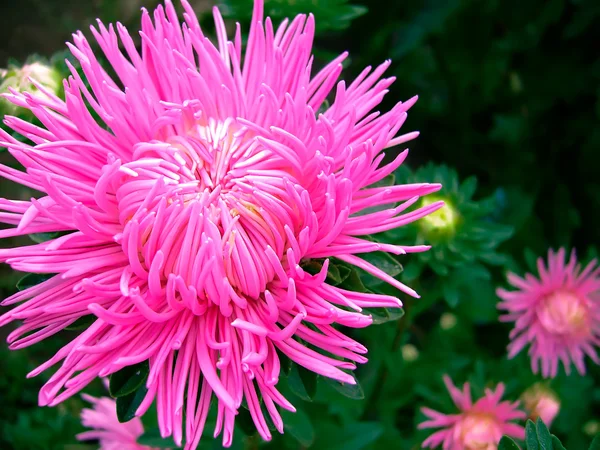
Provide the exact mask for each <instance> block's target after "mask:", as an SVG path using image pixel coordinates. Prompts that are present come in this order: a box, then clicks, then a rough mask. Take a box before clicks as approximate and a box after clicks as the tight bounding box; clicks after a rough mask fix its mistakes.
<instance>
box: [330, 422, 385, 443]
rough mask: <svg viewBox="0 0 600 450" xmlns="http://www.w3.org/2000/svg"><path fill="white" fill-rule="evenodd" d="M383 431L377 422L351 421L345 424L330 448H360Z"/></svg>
mask: <svg viewBox="0 0 600 450" xmlns="http://www.w3.org/2000/svg"><path fill="white" fill-rule="evenodd" d="M383 432H384V426H383V425H382V424H380V423H378V422H360V423H352V424H350V425H348V426H346V427H345V428H344V430H343V433H342V434H341V436H340V437H339V439H337V441H338V444H337V445H335V446H334V447H333V449H332V450H362V449H364V448H367V446H368V445H370V444H372V443H373V442H375V441H376V440H377V439H379V437H380V436H381V435H382V434H383Z"/></svg>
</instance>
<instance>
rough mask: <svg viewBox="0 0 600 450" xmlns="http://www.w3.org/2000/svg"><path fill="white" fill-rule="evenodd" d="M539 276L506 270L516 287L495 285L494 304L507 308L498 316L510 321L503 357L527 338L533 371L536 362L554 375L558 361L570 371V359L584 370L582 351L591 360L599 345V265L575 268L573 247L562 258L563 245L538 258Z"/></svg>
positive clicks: (594, 357)
mask: <svg viewBox="0 0 600 450" xmlns="http://www.w3.org/2000/svg"><path fill="white" fill-rule="evenodd" d="M537 267H538V271H539V277H540V278H539V279H537V278H535V277H534V276H533V275H531V274H527V275H525V279H523V278H520V277H518V276H517V275H515V274H512V273H511V274H508V282H509V283H510V284H511V285H513V286H514V287H516V288H517V289H519V290H518V291H512V292H511V291H506V290H504V289H498V296H499V297H500V298H501V299H502V300H503V302H500V303H499V305H498V307H499V308H500V309H502V310H505V311H507V314H505V315H503V316H502V317H501V318H500V320H502V321H505V322H515V328H514V329H513V330H512V332H511V334H510V338H511V343H510V345H509V354H508V356H509V358H512V357H514V356H515V355H516V354H517V353H519V352H520V351H521V350H522V349H523V347H525V346H526V345H527V344H531V347H530V349H529V354H530V355H531V367H532V370H533V372H534V373H537V372H538V370H539V366H540V363H541V367H542V375H543V376H544V377H555V376H556V374H557V372H558V362H559V360H560V361H562V363H563V365H564V367H565V371H566V372H567V373H570V368H571V361H573V363H574V364H575V367H576V368H577V370H578V371H579V373H581V374H583V373H585V364H584V357H585V355H586V354H587V355H588V356H589V357H590V358H591V359H592V360H593V361H594V362H595V363H596V364H598V362H599V360H598V356H597V355H596V349H595V347H596V346H598V345H600V267H597V266H596V261H595V260H594V261H591V262H590V263H589V264H588V265H587V267H586V268H585V269H583V270H580V269H581V268H580V266H579V265H578V264H577V259H576V257H575V252H573V253H571V257H570V259H569V262H568V264H565V250H564V249H560V250H559V251H558V252H557V253H556V254H555V253H553V252H552V250H550V251H549V252H548V266H547V267H545V266H544V261H543V259H542V258H539V259H538V262H537Z"/></svg>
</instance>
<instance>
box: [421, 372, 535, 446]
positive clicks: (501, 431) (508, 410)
mask: <svg viewBox="0 0 600 450" xmlns="http://www.w3.org/2000/svg"><path fill="white" fill-rule="evenodd" d="M444 383H445V384H446V387H447V388H448V392H449V393H450V396H451V397H452V400H453V401H454V404H455V405H456V406H457V407H458V409H459V410H460V412H459V413H458V414H443V413H440V412H437V411H434V410H432V409H429V408H422V409H421V411H422V412H423V414H425V415H426V416H427V418H428V419H429V420H426V421H425V422H423V423H421V424H419V426H418V428H419V429H424V428H442V429H441V430H439V431H436V432H435V433H433V434H432V435H431V436H429V437H428V438H427V439H426V440H425V441H424V442H423V448H427V447H429V448H436V447H438V446H440V445H441V446H442V448H443V449H444V450H495V449H497V448H498V442H500V439H501V438H502V436H504V435H507V436H511V437H515V438H517V439H523V438H524V437H525V429H524V428H523V427H522V426H521V425H517V424H515V423H511V422H510V421H512V420H516V419H525V413H524V412H523V411H519V410H518V409H517V407H518V405H519V402H514V403H510V402H508V401H504V402H501V401H500V399H501V398H502V395H503V394H504V385H503V384H502V383H500V384H498V385H497V386H496V389H495V390H490V389H486V390H485V395H484V396H483V397H482V398H480V399H479V400H477V401H476V402H475V403H473V402H472V400H471V391H470V386H469V383H465V384H464V386H463V389H462V391H461V390H459V389H458V388H457V387H456V386H454V385H453V384H452V381H451V380H450V377H448V376H447V375H445V376H444Z"/></svg>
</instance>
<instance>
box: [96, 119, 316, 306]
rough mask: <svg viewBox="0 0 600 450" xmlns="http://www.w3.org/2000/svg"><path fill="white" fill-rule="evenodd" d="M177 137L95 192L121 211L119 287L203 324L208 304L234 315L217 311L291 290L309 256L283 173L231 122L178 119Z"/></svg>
mask: <svg viewBox="0 0 600 450" xmlns="http://www.w3.org/2000/svg"><path fill="white" fill-rule="evenodd" d="M184 112H185V111H184ZM173 128H174V129H173ZM173 128H172V129H169V128H167V130H166V131H165V130H164V129H163V130H162V131H161V132H159V133H158V137H159V139H157V140H153V141H150V142H142V143H139V144H136V145H135V146H134V153H133V160H132V161H131V162H126V163H122V162H121V161H119V160H114V161H113V162H112V163H111V164H109V165H107V166H106V167H105V175H106V176H107V178H106V180H102V179H101V180H100V181H99V183H98V184H99V185H102V187H104V188H105V189H106V192H110V191H111V190H113V189H114V195H115V197H116V202H117V204H118V208H117V209H118V211H115V212H116V213H117V214H118V217H119V222H120V224H121V226H122V227H123V231H122V233H121V234H120V236H119V237H118V240H119V242H120V243H121V245H122V246H123V250H124V252H125V254H126V255H127V256H128V259H129V264H130V266H129V267H128V268H127V269H126V273H125V274H124V281H123V282H122V286H123V285H125V286H128V288H127V289H141V290H144V289H146V288H147V291H145V292H140V293H142V294H144V295H143V297H144V298H150V299H151V300H150V301H151V302H152V299H155V300H156V303H157V304H158V303H159V302H160V299H164V298H165V296H166V299H167V301H168V302H169V304H170V305H171V306H172V308H173V309H177V308H178V309H181V307H188V308H190V309H192V310H193V311H194V312H195V313H197V314H202V313H204V311H205V309H206V307H207V306H208V305H210V304H211V302H212V303H214V304H215V305H220V306H221V309H222V312H223V313H224V314H230V313H231V307H230V306H223V305H229V304H230V302H233V303H234V304H236V305H238V306H240V307H242V308H243V307H245V305H246V302H247V300H248V298H250V299H257V298H258V297H259V296H261V295H262V294H263V292H264V291H265V289H266V288H267V285H268V284H269V283H270V282H272V281H273V280H274V279H275V278H277V279H278V280H281V281H284V282H285V283H287V277H286V276H285V271H286V270H287V268H288V267H292V268H294V267H295V266H296V265H297V264H298V262H299V261H300V259H301V258H302V256H303V253H304V252H305V251H306V245H303V244H304V243H305V239H307V232H306V231H305V232H304V233H301V232H302V231H303V230H304V229H306V228H307V223H309V220H311V219H312V216H311V215H310V213H311V211H312V209H311V208H310V200H307V194H306V191H305V190H304V189H303V188H302V187H301V186H300V185H299V183H298V181H297V180H296V179H295V178H294V176H293V175H292V173H293V170H292V168H291V167H290V165H289V163H288V162H287V161H286V160H285V159H284V158H282V157H280V156H279V155H277V154H276V153H275V152H272V151H269V149H268V148H267V145H265V144H264V141H262V140H261V139H260V138H257V133H256V132H255V131H253V130H249V129H248V128H247V127H245V126H243V125H241V124H240V123H237V122H236V120H234V119H226V120H225V121H222V122H217V121H213V120H209V121H204V120H202V117H199V118H197V117H195V116H193V117H190V114H187V115H185V114H183V117H179V122H178V124H177V126H173ZM173 131H174V132H173ZM303 239H304V240H303ZM284 278H285V280H283V279H284ZM134 293H135V294H137V291H134Z"/></svg>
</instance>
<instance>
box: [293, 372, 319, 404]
mask: <svg viewBox="0 0 600 450" xmlns="http://www.w3.org/2000/svg"><path fill="white" fill-rule="evenodd" d="M297 369H298V374H299V375H300V379H301V380H302V384H304V389H305V390H306V393H307V394H308V396H309V397H310V398H311V399H312V398H314V396H315V394H316V393H317V374H316V373H314V372H313V371H312V370H308V369H305V368H304V367H302V366H299V365H297Z"/></svg>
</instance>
